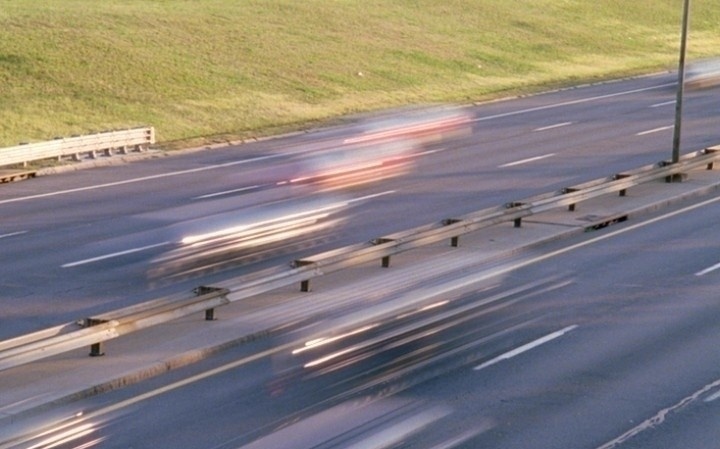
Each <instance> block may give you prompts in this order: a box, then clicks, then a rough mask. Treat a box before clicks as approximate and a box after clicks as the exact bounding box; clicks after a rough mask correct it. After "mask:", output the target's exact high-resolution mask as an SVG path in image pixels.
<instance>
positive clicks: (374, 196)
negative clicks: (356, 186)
mask: <svg viewBox="0 0 720 449" xmlns="http://www.w3.org/2000/svg"><path fill="white" fill-rule="evenodd" d="M393 193H395V190H386V191H384V192H380V193H373V194H371V195H366V196H361V197H360V198H353V199H351V200H349V201H348V204H352V203H356V202H358V201H364V200H369V199H370V198H377V197H379V196H385V195H390V194H393Z"/></svg>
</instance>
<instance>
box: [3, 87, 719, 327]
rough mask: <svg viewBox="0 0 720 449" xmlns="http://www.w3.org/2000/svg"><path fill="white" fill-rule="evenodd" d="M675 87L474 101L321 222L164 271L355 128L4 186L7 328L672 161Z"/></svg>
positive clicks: (690, 113) (698, 110)
mask: <svg viewBox="0 0 720 449" xmlns="http://www.w3.org/2000/svg"><path fill="white" fill-rule="evenodd" d="M674 85H675V77H674V75H672V74H663V75H657V76H650V77H643V78H637V79H630V80H623V81H618V82H613V83H605V84H598V85H590V86H583V87H579V88H575V89H568V90H562V91H558V92H551V93H546V94H542V95H536V96H530V97H525V98H517V99H509V100H506V101H500V102H493V103H488V104H483V105H479V106H476V107H472V108H469V109H468V111H469V113H470V114H471V115H472V130H473V133H472V135H470V136H465V137H461V138H456V139H453V140H449V141H446V142H443V143H442V145H440V146H436V147H432V148H431V149H430V150H429V151H426V152H425V153H424V154H422V155H420V156H419V157H418V158H417V160H416V164H415V166H414V170H412V171H411V172H409V173H406V174H404V175H402V176H398V177H395V178H392V179H386V180H382V181H378V182H376V183H372V184H368V185H364V186H360V187H357V188H354V189H352V190H348V191H343V192H340V193H339V194H338V195H340V196H337V197H332V198H331V199H330V200H328V201H338V202H342V203H343V204H345V205H346V207H344V208H343V209H342V210H341V211H339V212H337V214H336V215H334V217H336V218H337V223H336V225H334V226H333V227H332V228H331V229H330V231H328V232H324V233H322V234H318V235H317V236H315V235H314V234H313V238H307V239H305V243H307V244H305V245H301V246H290V247H288V248H283V249H282V250H281V251H273V252H268V253H265V254H261V255H260V256H259V257H256V258H250V259H249V260H242V261H239V263H238V264H237V265H236V266H231V267H227V266H224V267H221V268H222V269H223V270H224V271H222V272H219V273H218V272H215V271H212V270H209V271H206V272H201V273H199V274H194V275H192V276H186V277H179V278H172V279H170V281H165V282H163V279H162V278H161V279H160V280H158V279H157V278H153V277H152V276H149V273H152V272H153V269H154V268H155V267H156V265H155V262H154V261H156V260H158V258H162V257H163V254H166V253H167V252H168V251H171V250H172V248H173V244H175V243H176V242H177V241H178V240H179V239H182V238H183V236H185V235H186V233H188V232H191V231H192V230H193V229H194V228H193V226H194V225H197V224H198V223H199V224H200V225H202V224H208V223H213V220H214V219H215V217H218V216H223V215H222V214H226V215H227V214H232V213H238V211H245V210H247V209H248V208H251V207H254V206H257V205H262V204H268V203H269V202H273V201H279V200H281V199H283V198H285V197H286V196H287V194H286V193H285V192H284V191H282V192H281V191H280V190H278V189H268V188H266V187H267V185H268V183H270V184H272V182H275V181H277V179H281V178H283V177H284V176H285V171H286V170H287V168H288V167H289V164H290V165H291V163H290V162H288V160H290V158H292V157H293V156H297V155H302V154H304V153H306V152H308V151H311V150H313V149H316V148H318V147H322V146H328V145H329V146H332V145H336V144H337V142H340V141H342V140H343V139H347V138H349V137H352V136H355V135H356V133H357V131H358V130H357V126H356V125H353V124H352V123H350V124H348V125H346V126H339V127H336V128H331V129H325V130H317V131H312V132H308V133H305V134H300V135H295V136H289V137H282V138H278V139H273V140H268V141H262V142H256V143H251V144H246V145H242V146H236V147H228V148H224V149H215V150H208V151H201V152H193V153H188V154H183V155H178V156H173V157H167V158H159V159H154V160H148V161H143V162H138V163H132V164H126V165H122V166H113V167H106V168H95V169H91V170H82V171H77V172H72V173H66V174H59V175H54V176H48V177H42V178H37V179H33V180H30V181H26V182H18V183H13V184H8V185H3V186H2V189H0V210H2V215H1V216H0V250H1V251H2V253H3V260H5V261H6V263H4V264H2V265H0V291H1V292H2V293H0V307H1V308H2V310H3V325H2V326H1V327H0V338H7V337H9V336H14V335H18V334H22V333H26V332H29V331H33V330H37V329H40V328H45V327H48V326H51V325H56V324H59V323H64V322H68V321H74V320H76V319H79V318H82V317H86V316H91V315H94V314H98V313H101V312H105V311H108V310H112V309H117V308H120V307H123V306H127V305H129V304H133V303H138V302H141V301H145V300H149V299H153V298H156V297H159V296H162V295H165V294H170V293H177V292H189V291H190V290H191V289H192V288H193V287H195V286H197V285H198V284H201V283H209V282H213V281H216V280H219V279H224V278H228V277H231V276H233V275H238V274H242V273H245V272H248V271H251V270H255V269H258V268H260V267H262V266H268V265H277V264H283V263H287V262H288V261H290V260H293V259H295V258H297V257H298V256H301V255H308V254H310V253H314V252H318V251H321V250H324V249H329V248H333V247H337V246H340V245H343V244H350V243H356V242H363V241H367V240H370V239H372V238H376V237H381V236H382V235H385V234H388V233H391V232H394V231H399V230H403V229H408V228H410V227H413V226H418V225H422V224H427V223H431V222H435V221H438V220H441V219H443V218H447V217H451V216H454V215H459V214H463V213H467V212H470V211H474V210H478V209H482V208H484V207H490V206H496V205H499V204H503V203H506V202H509V201H514V200H519V199H522V198H526V197H528V196H531V195H534V194H538V193H544V192H548V191H553V190H556V189H559V188H562V187H566V186H570V185H573V184H577V183H579V182H582V181H586V180H590V179H596V178H600V177H606V176H609V175H612V174H614V173H618V172H622V171H623V170H627V169H633V168H637V167H640V166H642V165H646V164H652V163H655V162H658V161H659V160H663V159H668V158H669V157H670V153H671V141H672V124H673V121H674V99H675V90H674ZM717 94H718V91H717V89H710V90H702V91H691V92H688V93H687V97H686V100H685V102H684V122H683V133H682V148H683V152H685V151H694V150H698V149H701V148H704V147H706V146H710V145H715V144H717V143H718V141H719V140H720V136H719V135H718V128H717V126H716V123H717V120H718V114H720V111H718V109H717ZM297 198H299V199H297ZM305 198H306V197H304V196H302V195H300V196H298V197H296V200H297V201H299V202H300V203H302V202H303V201H304V200H305ZM219 214H220V215H219Z"/></svg>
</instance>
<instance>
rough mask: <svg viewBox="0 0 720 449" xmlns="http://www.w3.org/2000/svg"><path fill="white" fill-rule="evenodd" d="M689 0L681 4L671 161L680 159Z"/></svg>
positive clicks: (674, 161)
mask: <svg viewBox="0 0 720 449" xmlns="http://www.w3.org/2000/svg"><path fill="white" fill-rule="evenodd" d="M689 11H690V0H685V1H684V5H683V19H682V34H681V37H680V62H679V64H678V89H677V99H676V100H675V131H674V132H673V148H672V163H673V164H676V163H677V162H679V161H680V126H681V121H682V99H683V90H684V89H685V48H686V47H687V30H688V12H689Z"/></svg>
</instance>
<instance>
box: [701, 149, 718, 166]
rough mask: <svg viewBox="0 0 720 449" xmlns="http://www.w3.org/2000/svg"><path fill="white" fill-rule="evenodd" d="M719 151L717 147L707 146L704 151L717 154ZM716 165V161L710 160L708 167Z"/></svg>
mask: <svg viewBox="0 0 720 449" xmlns="http://www.w3.org/2000/svg"><path fill="white" fill-rule="evenodd" d="M717 152H720V149H717V148H705V151H703V153H704V154H715V153H717ZM714 167H715V161H710V162H709V163H708V164H707V169H708V170H712V169H713V168H714Z"/></svg>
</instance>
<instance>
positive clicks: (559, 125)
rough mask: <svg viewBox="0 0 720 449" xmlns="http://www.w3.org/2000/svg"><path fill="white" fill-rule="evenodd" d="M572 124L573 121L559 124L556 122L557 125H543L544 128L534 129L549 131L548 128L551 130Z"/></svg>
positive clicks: (536, 129)
mask: <svg viewBox="0 0 720 449" xmlns="http://www.w3.org/2000/svg"><path fill="white" fill-rule="evenodd" d="M572 124H573V122H564V123H557V124H555V125H550V126H543V127H542V128H535V129H533V131H535V132H537V131H547V130H549V129H555V128H561V127H563V126H568V125H572Z"/></svg>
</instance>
